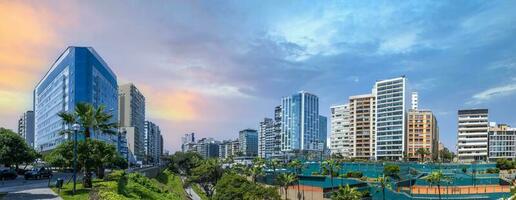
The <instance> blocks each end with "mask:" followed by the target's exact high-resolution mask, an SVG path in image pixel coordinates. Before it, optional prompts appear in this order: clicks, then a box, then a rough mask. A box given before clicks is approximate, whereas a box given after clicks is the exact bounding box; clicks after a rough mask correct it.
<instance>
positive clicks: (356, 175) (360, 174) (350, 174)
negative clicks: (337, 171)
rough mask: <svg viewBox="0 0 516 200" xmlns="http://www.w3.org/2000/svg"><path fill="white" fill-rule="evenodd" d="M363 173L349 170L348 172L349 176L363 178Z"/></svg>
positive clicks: (347, 175)
mask: <svg viewBox="0 0 516 200" xmlns="http://www.w3.org/2000/svg"><path fill="white" fill-rule="evenodd" d="M363 175H364V174H363V173H362V172H361V171H349V172H348V173H346V177H347V178H361V177H362V176H363Z"/></svg>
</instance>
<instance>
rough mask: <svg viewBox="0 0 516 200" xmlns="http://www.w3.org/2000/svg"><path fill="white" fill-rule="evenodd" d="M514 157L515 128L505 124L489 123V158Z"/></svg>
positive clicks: (492, 159) (515, 151) (515, 150)
mask: <svg viewBox="0 0 516 200" xmlns="http://www.w3.org/2000/svg"><path fill="white" fill-rule="evenodd" d="M515 157H516V128H511V127H510V126H509V125H507V124H498V125H496V124H494V123H492V124H490V127H489V160H490V161H496V160H497V159H501V158H505V159H509V160H514V158H515Z"/></svg>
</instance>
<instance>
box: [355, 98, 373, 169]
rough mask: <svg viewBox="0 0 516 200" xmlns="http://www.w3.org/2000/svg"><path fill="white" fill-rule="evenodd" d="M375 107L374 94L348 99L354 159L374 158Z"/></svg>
mask: <svg viewBox="0 0 516 200" xmlns="http://www.w3.org/2000/svg"><path fill="white" fill-rule="evenodd" d="M375 105H376V97H375V94H374V93H373V94H363V95H355V96H350V97H349V132H350V133H349V135H350V139H351V141H352V142H351V145H350V146H351V147H352V151H351V156H352V157H354V158H360V159H368V160H369V159H374V158H375V146H376V134H375V131H376V130H375V121H376V120H375V117H376V110H375V109H376V106H375Z"/></svg>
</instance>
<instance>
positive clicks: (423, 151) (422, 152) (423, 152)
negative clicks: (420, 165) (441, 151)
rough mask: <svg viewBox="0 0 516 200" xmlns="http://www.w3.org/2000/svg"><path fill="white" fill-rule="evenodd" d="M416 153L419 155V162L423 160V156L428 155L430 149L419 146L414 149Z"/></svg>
mask: <svg viewBox="0 0 516 200" xmlns="http://www.w3.org/2000/svg"><path fill="white" fill-rule="evenodd" d="M416 155H419V156H421V161H420V162H424V161H425V156H427V155H430V151H428V149H425V148H419V149H417V150H416Z"/></svg>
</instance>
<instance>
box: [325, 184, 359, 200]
mask: <svg viewBox="0 0 516 200" xmlns="http://www.w3.org/2000/svg"><path fill="white" fill-rule="evenodd" d="M361 198H362V193H360V192H359V191H357V189H356V188H352V187H349V185H346V187H342V186H340V187H339V190H337V191H336V192H333V193H332V195H331V199H332V200H360V199H361Z"/></svg>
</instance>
